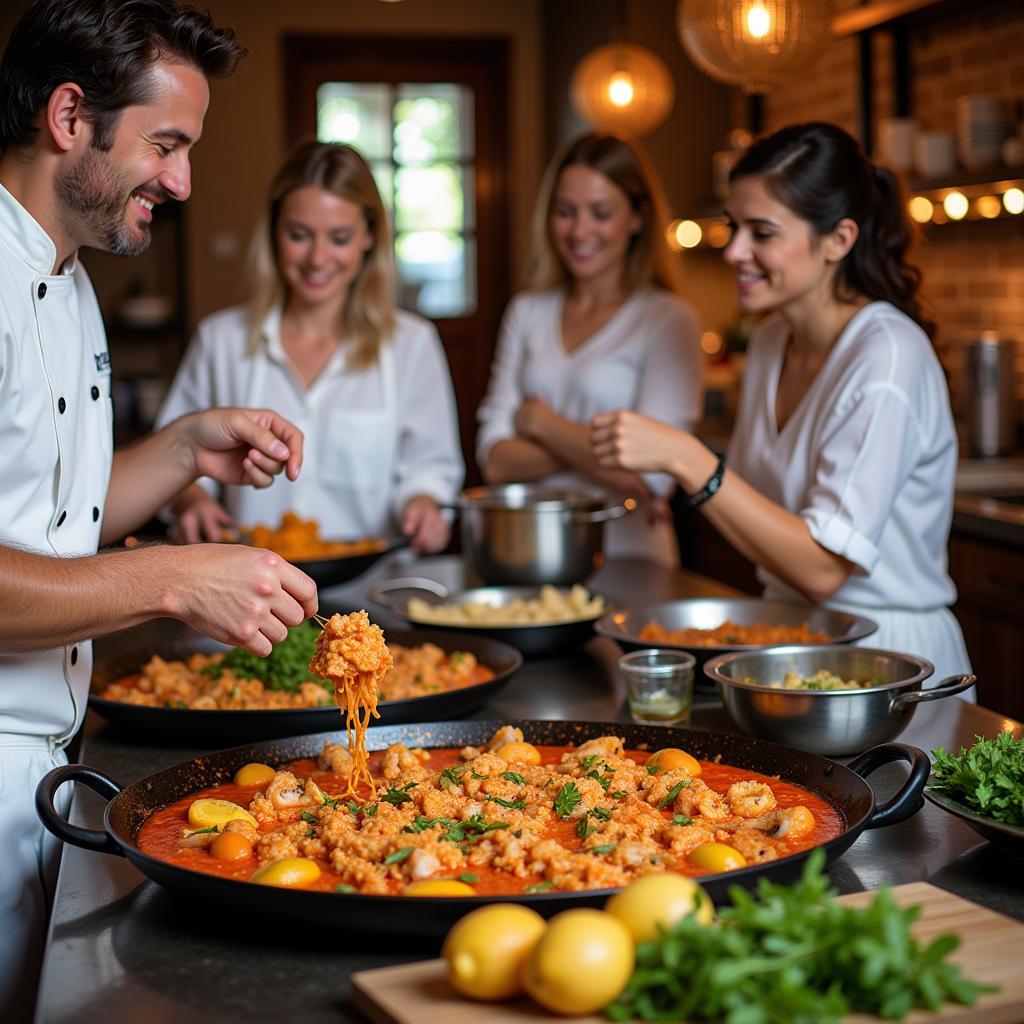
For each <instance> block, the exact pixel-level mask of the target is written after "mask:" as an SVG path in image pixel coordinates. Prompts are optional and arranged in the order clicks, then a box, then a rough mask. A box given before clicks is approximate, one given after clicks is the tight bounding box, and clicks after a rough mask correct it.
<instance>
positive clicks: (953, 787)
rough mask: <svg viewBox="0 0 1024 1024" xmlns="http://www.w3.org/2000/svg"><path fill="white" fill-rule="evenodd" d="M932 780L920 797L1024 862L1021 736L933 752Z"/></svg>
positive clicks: (980, 740) (1023, 749) (1023, 744)
mask: <svg viewBox="0 0 1024 1024" xmlns="http://www.w3.org/2000/svg"><path fill="white" fill-rule="evenodd" d="M932 758H933V759H934V764H933V765H932V776H931V780H930V782H929V783H928V786H927V787H926V789H925V791H924V795H925V796H926V797H927V798H928V799H929V800H930V801H931V802H932V803H933V804H935V805H936V806H937V807H941V808H942V809H943V810H944V811H948V812H949V813H950V814H952V815H955V816H956V817H957V818H959V819H960V820H961V821H962V822H963V823H964V824H965V825H967V826H968V827H970V828H972V829H974V831H975V832H977V833H978V835H980V836H982V837H983V838H985V839H987V840H988V841H989V842H990V843H991V844H992V845H993V846H997V847H999V849H1001V850H1004V851H1005V852H1006V853H1009V854H1012V855H1013V856H1014V857H1021V858H1024V737H1022V738H1019V739H1015V738H1014V736H1013V734H1012V733H1008V732H1001V733H1000V734H999V735H998V736H996V738H995V739H983V738H982V737H981V736H978V737H977V742H976V743H975V744H974V746H973V747H970V748H965V747H961V748H960V753H959V754H947V753H946V751H945V750H943V748H942V747H939V748H937V749H936V750H933V751H932Z"/></svg>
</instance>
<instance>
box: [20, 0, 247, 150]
mask: <svg viewBox="0 0 1024 1024" xmlns="http://www.w3.org/2000/svg"><path fill="white" fill-rule="evenodd" d="M245 52H246V51H245V49H244V48H243V47H241V46H240V45H239V44H238V41H237V39H236V38H235V31H234V29H230V28H217V27H216V26H215V25H214V23H213V20H212V19H211V18H210V15H209V14H204V13H202V12H200V11H197V10H195V8H193V7H189V6H187V5H186V4H183V3H180V2H178V0H35V2H34V3H33V4H32V5H31V6H30V7H29V8H28V10H27V11H26V12H25V14H24V16H23V17H22V19H21V21H19V22H18V24H17V25H16V26H15V28H14V31H13V32H12V33H11V37H10V39H9V40H8V43H7V49H6V50H5V51H4V55H3V60H2V61H0V149H7V148H8V147H16V148H20V147H23V146H28V145H31V144H32V142H33V141H34V140H35V138H36V135H37V134H38V132H39V126H38V123H37V118H38V115H39V111H40V110H41V109H42V108H43V107H45V106H46V104H47V102H48V101H49V99H50V96H51V94H52V93H53V90H54V89H56V88H57V86H58V85H61V84H62V83H63V82H74V83H75V84H76V85H78V86H80V87H81V89H82V92H83V93H84V95H85V101H84V110H83V116H85V117H87V118H88V119H89V121H90V123H91V124H92V126H93V131H94V141H93V144H94V145H95V146H97V147H98V148H99V149H104V150H106V149H109V148H110V147H111V146H112V145H113V141H114V131H115V129H116V127H117V121H118V117H119V116H120V113H121V111H122V110H123V109H124V108H125V107H127V106H131V105H134V104H137V103H143V102H145V101H146V100H147V99H148V97H149V95H150V89H151V88H152V86H151V79H150V75H149V71H150V68H151V67H152V66H153V64H154V63H155V62H156V61H157V60H160V59H164V60H168V61H170V62H172V63H181V64H190V65H192V66H193V67H195V68H196V69H197V70H199V71H201V72H202V73H203V74H204V75H205V76H206V77H207V78H223V77H225V76H227V75H230V74H231V73H232V72H233V71H234V69H235V66H236V65H237V64H238V61H239V60H240V59H241V58H242V57H243V56H244V55H245Z"/></svg>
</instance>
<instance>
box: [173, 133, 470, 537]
mask: <svg viewBox="0 0 1024 1024" xmlns="http://www.w3.org/2000/svg"><path fill="white" fill-rule="evenodd" d="M253 285H254V286H253V288H252V295H251V298H250V300H249V302H248V304H247V305H246V306H244V307H236V308H233V309H227V310H223V311H221V312H219V313H215V314H214V315H213V316H210V317H207V318H206V319H205V320H204V321H203V322H202V323H200V325H199V330H198V333H197V335H196V337H195V339H194V340H193V343H192V345H191V346H190V348H189V351H188V352H187V353H186V355H185V358H184V360H183V362H182V365H181V368H180V369H179V371H178V374H177V376H176V378H175V380H174V383H173V385H172V386H171V390H170V392H169V394H168V396H167V398H166V400H165V402H164V405H163V408H162V409H161V411H160V414H159V416H158V418H157V424H158V426H160V425H163V424H165V423H169V422H171V421H173V420H174V418H175V417H177V416H180V415H182V414H183V413H186V412H190V411H192V410H194V409H202V408H207V407H209V406H220V405H250V404H255V405H262V404H268V403H272V404H273V405H274V408H275V409H277V410H279V411H280V412H281V413H282V414H283V415H285V416H287V417H288V418H289V419H290V420H292V421H293V422H294V423H296V424H298V425H299V427H301V429H302V431H303V433H304V435H305V444H306V449H305V450H306V461H307V469H306V472H305V473H303V475H302V476H301V477H300V478H299V479H298V480H295V481H293V482H282V484H281V485H279V486H276V487H273V488H271V489H270V490H267V491H260V492H258V493H257V492H255V491H253V490H251V489H250V488H239V487H218V486H217V485H215V484H213V483H212V482H209V481H204V486H198V485H193V486H192V487H190V488H189V489H188V490H187V491H186V492H185V493H184V494H182V495H181V496H180V497H179V498H178V499H177V501H176V502H175V504H174V513H175V515H176V518H177V524H176V528H177V532H178V534H179V535H180V536H181V537H182V539H184V540H187V541H197V540H201V539H209V540H216V539H218V538H219V537H220V535H221V531H222V530H223V529H224V527H227V526H234V525H239V526H242V527H247V526H249V527H251V526H254V525H256V524H258V523H262V524H265V525H269V526H276V525H277V524H278V522H279V521H280V518H281V516H282V514H283V513H284V512H288V511H293V512H296V513H298V514H299V515H300V516H301V517H302V518H312V519H316V520H317V521H318V523H319V526H320V533H321V536H324V537H334V538H345V539H356V538H361V537H379V536H382V535H388V534H392V535H393V534H396V533H399V532H401V533H404V534H405V535H406V536H407V537H408V538H409V540H410V543H411V545H412V547H413V548H414V549H416V550H420V551H428V552H433V551H438V550H440V549H441V548H443V547H444V546H445V544H447V542H448V522H447V520H446V518H445V517H444V516H443V515H442V512H441V510H440V506H441V505H444V504H446V503H450V502H451V501H453V500H454V498H455V496H456V494H457V493H458V489H459V487H460V485H461V483H462V478H463V463H462V456H461V453H460V449H459V435H458V421H457V418H456V412H455V399H454V395H453V392H452V385H451V379H450V377H449V374H448V366H447V363H446V361H445V356H444V350H443V349H442V347H441V342H440V339H439V338H438V336H437V331H436V330H435V328H434V327H433V325H432V324H431V323H430V322H429V321H427V320H424V319H422V318H421V317H418V316H414V315H413V314H411V313H406V312H403V311H401V310H397V309H396V308H395V304H394V294H395V269H394V257H393V255H392V246H391V234H390V231H389V230H388V223H387V214H386V211H385V209H384V204H383V202H382V201H381V198H380V194H379V192H378V191H377V187H376V185H375V184H374V180H373V175H372V173H371V172H370V168H369V167H368V166H367V164H366V162H365V160H363V158H362V157H361V156H360V155H359V154H358V153H357V152H356V151H355V150H354V149H352V148H351V147H350V146H343V145H332V144H328V143H317V142H309V143H305V144H303V145H301V146H299V147H298V148H297V149H296V150H295V151H294V152H293V153H291V154H290V155H289V156H288V157H287V158H286V160H285V161H284V163H283V165H282V166H281V168H280V170H279V171H278V173H277V175H276V176H275V179H274V181H273V183H272V185H271V188H270V195H269V204H268V211H267V215H266V217H265V218H264V220H263V222H262V223H261V224H260V226H259V227H258V229H257V232H256V236H255V238H254V282H253Z"/></svg>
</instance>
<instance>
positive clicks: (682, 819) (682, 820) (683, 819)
mask: <svg viewBox="0 0 1024 1024" xmlns="http://www.w3.org/2000/svg"><path fill="white" fill-rule="evenodd" d="M672 824H673V825H692V824H693V819H692V818H688V817H687V816H686V815H685V814H673V815H672Z"/></svg>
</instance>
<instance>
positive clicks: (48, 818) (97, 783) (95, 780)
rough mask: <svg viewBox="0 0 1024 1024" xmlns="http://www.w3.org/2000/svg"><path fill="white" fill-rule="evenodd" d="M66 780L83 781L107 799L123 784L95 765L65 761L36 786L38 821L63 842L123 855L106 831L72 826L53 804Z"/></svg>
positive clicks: (119, 789)
mask: <svg viewBox="0 0 1024 1024" xmlns="http://www.w3.org/2000/svg"><path fill="white" fill-rule="evenodd" d="M65 782H80V783H82V785H83V786H86V787H87V788H88V789H91V790H92V791H93V792H94V793H99V795H100V796H105V797H106V798H107V799H108V800H113V799H114V797H115V796H117V794H118V793H120V792H121V787H120V786H119V785H118V784H117V783H116V782H115V781H114V780H113V779H112V778H110V777H109V776H107V775H104V774H103V772H101V771H99V770H98V769H96V768H90V767H89V766H88V765H84V764H64V765H61V766H60V767H59V768H54V769H52V770H51V771H48V772H47V773H46V774H45V775H44V776H43V777H42V778H41V779H40V780H39V785H38V786H36V814H38V815H39V820H40V821H41V822H42V823H43V824H44V825H45V826H46V828H47V829H48V830H49V831H50V832H52V833H53V834H54V835H55V836H56V837H57V838H58V839H59V840H61V842H64V843H71V845H72V846H80V847H82V849H83V850H96V851H97V852H98V853H116V854H117V855H118V856H121V857H123V856H124V852H123V851H122V850H121V847H120V846H118V845H117V843H115V842H114V840H113V839H111V838H110V835H109V834H108V833H107V832H101V831H99V830H98V829H92V828H81V827H80V826H79V825H72V824H71V822H70V821H68V820H67V819H66V818H63V817H61V815H60V814H59V813H58V811H57V808H56V807H55V806H54V803H53V798H54V796H55V794H56V792H57V790H58V789H60V787H61V786H63V785H64V783H65Z"/></svg>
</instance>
